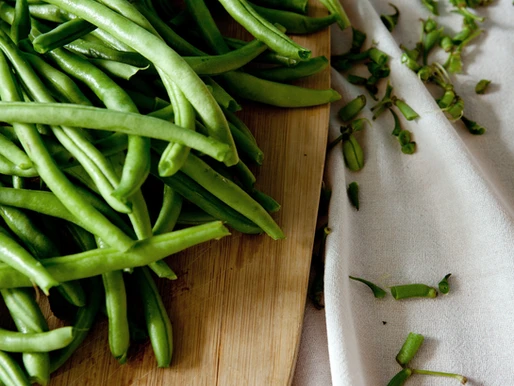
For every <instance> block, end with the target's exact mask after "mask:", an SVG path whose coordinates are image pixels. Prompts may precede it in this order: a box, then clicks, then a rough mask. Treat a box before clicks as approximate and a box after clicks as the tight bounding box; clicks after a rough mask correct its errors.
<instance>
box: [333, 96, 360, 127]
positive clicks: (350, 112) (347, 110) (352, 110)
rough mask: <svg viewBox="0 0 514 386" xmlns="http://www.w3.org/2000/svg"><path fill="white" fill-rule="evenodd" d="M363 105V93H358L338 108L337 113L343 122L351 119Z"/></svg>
mask: <svg viewBox="0 0 514 386" xmlns="http://www.w3.org/2000/svg"><path fill="white" fill-rule="evenodd" d="M364 106H366V97H365V96H364V95H359V96H357V97H356V98H354V99H352V100H351V101H350V102H348V103H347V104H345V105H344V106H343V107H342V108H341V109H340V110H339V113H338V115H339V117H340V118H341V119H342V120H343V121H345V122H348V121H351V120H352V119H353V118H355V117H356V116H357V115H358V114H359V113H360V112H361V110H362V109H363V108H364Z"/></svg>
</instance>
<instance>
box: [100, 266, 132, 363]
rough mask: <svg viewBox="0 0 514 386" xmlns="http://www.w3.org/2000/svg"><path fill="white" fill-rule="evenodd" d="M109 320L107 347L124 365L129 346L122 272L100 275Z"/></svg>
mask: <svg viewBox="0 0 514 386" xmlns="http://www.w3.org/2000/svg"><path fill="white" fill-rule="evenodd" d="M102 280H103V284H104V288H105V303H106V309H107V315H108V320H109V347H110V349H111V353H112V355H113V356H114V357H115V358H116V359H117V360H118V362H119V363H125V362H126V360H127V352H128V349H129V345H130V334H129V326H128V320H127V295H126V292H125V282H124V281H123V272H122V271H112V272H107V273H104V274H102Z"/></svg>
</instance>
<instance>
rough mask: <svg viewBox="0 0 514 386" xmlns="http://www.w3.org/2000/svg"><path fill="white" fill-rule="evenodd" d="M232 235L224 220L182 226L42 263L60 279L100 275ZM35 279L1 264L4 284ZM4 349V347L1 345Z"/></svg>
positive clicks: (27, 284)
mask: <svg viewBox="0 0 514 386" xmlns="http://www.w3.org/2000/svg"><path fill="white" fill-rule="evenodd" d="M227 235H229V231H228V229H227V228H225V227H224V226H223V224H222V223H221V222H220V221H216V222H213V223H209V224H204V225H200V226H197V227H191V228H187V229H181V230H178V231H173V232H169V233H166V234H163V235H157V236H153V237H151V238H148V239H145V240H139V241H136V243H135V245H134V247H133V248H131V249H129V250H128V251H126V252H120V251H118V250H116V249H114V248H105V249H95V250H91V251H87V252H81V253H76V254H73V255H67V256H62V257H57V258H49V259H45V260H43V261H42V262H41V264H42V265H43V266H44V267H45V268H46V269H47V270H48V271H49V272H50V274H52V275H53V276H54V277H55V278H56V279H57V280H59V281H63V282H65V281H70V280H76V279H83V278H86V277H92V276H97V275H100V274H102V273H105V272H110V271H114V270H120V269H125V268H134V267H141V266H145V265H148V264H150V263H152V262H154V261H158V260H161V259H163V258H165V257H167V256H170V255H172V254H174V253H177V252H180V251H182V250H184V249H186V248H189V247H191V246H193V245H196V244H199V243H203V242H206V241H209V240H212V239H219V238H222V237H224V236H227ZM31 286H32V283H31V281H30V280H29V279H28V278H27V277H25V276H24V275H22V274H20V273H18V272H17V271H16V270H14V269H13V268H11V267H9V266H7V265H0V288H16V287H31ZM0 349H1V348H0Z"/></svg>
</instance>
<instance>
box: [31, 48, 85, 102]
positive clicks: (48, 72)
mask: <svg viewBox="0 0 514 386" xmlns="http://www.w3.org/2000/svg"><path fill="white" fill-rule="evenodd" d="M23 58H25V59H26V60H27V61H28V62H29V63H30V65H31V66H32V68H33V69H34V70H35V71H36V73H38V74H39V76H40V77H41V79H42V80H43V82H44V83H45V85H46V87H48V89H49V90H50V92H51V93H52V94H53V95H54V96H55V97H56V98H57V99H59V100H60V101H61V102H69V103H76V104H80V105H85V106H91V105H92V103H91V101H90V100H89V99H88V98H87V97H86V96H85V95H84V93H83V92H82V91H81V90H80V88H79V87H78V86H77V84H76V83H75V82H74V81H73V80H72V79H71V78H70V77H69V76H67V75H65V74H64V73H63V72H61V71H59V70H57V69H56V68H55V67H53V66H52V65H50V64H48V63H47V62H45V61H44V60H43V59H42V58H41V57H39V56H36V55H33V54H29V53H24V54H23Z"/></svg>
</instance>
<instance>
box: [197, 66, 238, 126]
mask: <svg viewBox="0 0 514 386" xmlns="http://www.w3.org/2000/svg"><path fill="white" fill-rule="evenodd" d="M203 80H204V82H205V84H206V85H207V86H208V87H210V89H209V92H210V93H211V94H212V96H213V98H214V99H215V100H216V102H217V103H218V104H219V105H220V107H221V108H222V109H223V110H228V111H231V112H236V111H239V110H241V106H240V105H239V103H237V101H236V100H235V99H234V98H233V97H232V95H230V94H229V93H228V92H227V91H226V90H225V89H224V88H223V87H221V86H220V85H219V84H218V82H216V81H215V80H214V79H212V78H211V77H209V76H208V77H205V78H203ZM229 130H230V128H229Z"/></svg>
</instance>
